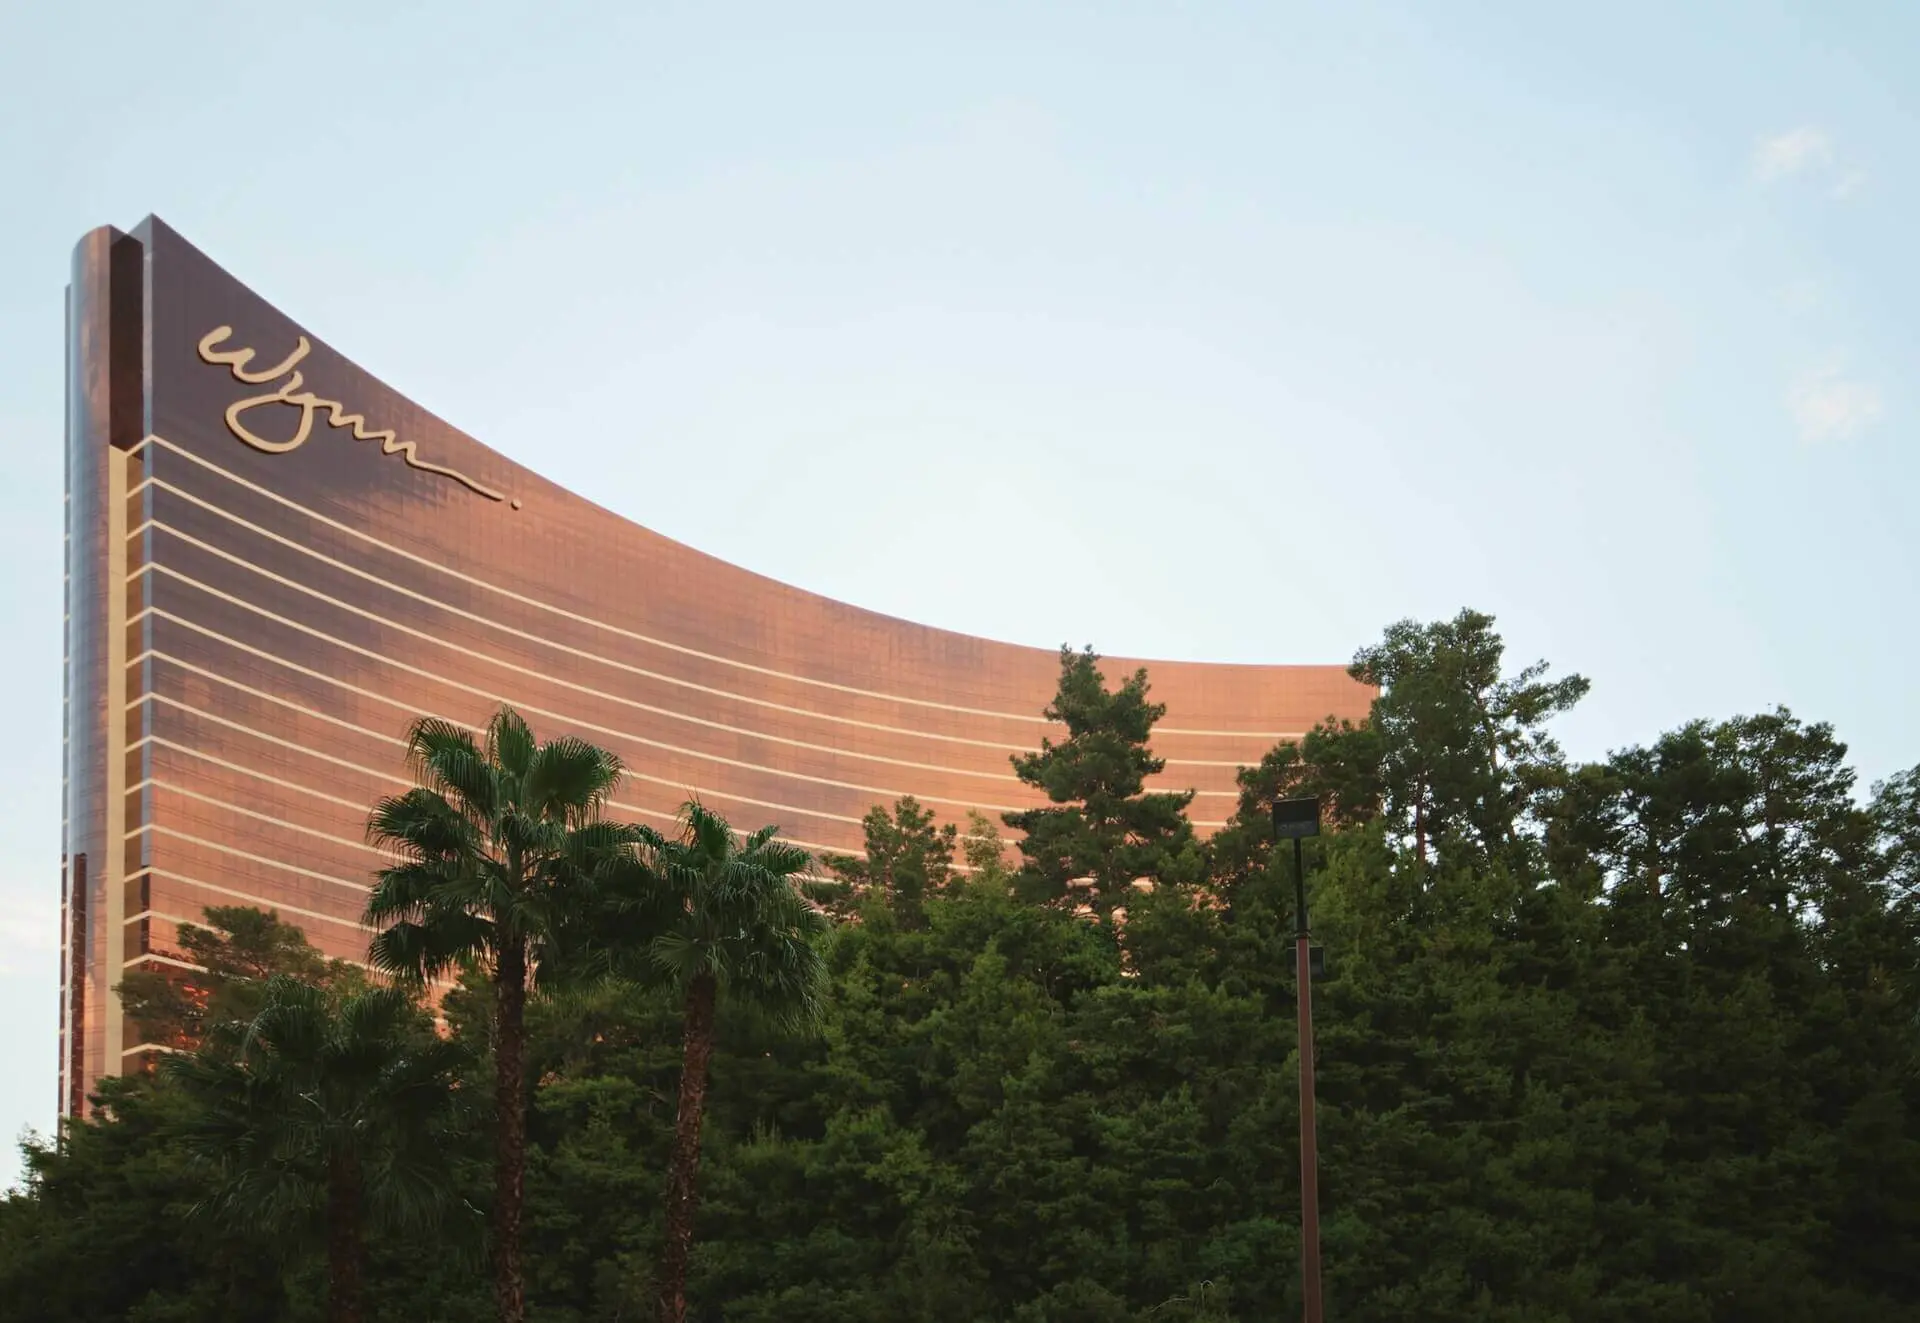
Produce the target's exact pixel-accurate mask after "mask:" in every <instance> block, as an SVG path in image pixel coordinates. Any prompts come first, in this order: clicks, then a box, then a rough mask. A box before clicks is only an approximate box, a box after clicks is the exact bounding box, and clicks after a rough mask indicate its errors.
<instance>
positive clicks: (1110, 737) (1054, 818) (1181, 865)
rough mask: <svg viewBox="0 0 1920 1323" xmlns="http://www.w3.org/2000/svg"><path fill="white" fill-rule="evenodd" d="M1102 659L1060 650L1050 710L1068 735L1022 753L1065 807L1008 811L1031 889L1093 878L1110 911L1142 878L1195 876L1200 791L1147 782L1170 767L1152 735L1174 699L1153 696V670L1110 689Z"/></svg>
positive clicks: (1068, 892)
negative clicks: (1152, 786)
mask: <svg viewBox="0 0 1920 1323" xmlns="http://www.w3.org/2000/svg"><path fill="white" fill-rule="evenodd" d="M1099 660H1100V659H1099V658H1098V657H1097V656H1096V655H1095V654H1094V652H1093V650H1092V649H1091V648H1088V649H1086V650H1085V651H1082V652H1075V651H1073V650H1072V649H1071V648H1065V647H1063V648H1061V649H1060V686H1059V689H1058V691H1057V692H1056V693H1055V694H1054V697H1053V701H1052V702H1051V703H1049V704H1048V705H1047V708H1046V711H1045V716H1046V718H1047V719H1048V720H1049V721H1053V722H1058V723H1059V724H1061V725H1063V726H1065V727H1066V730H1067V736H1066V738H1065V739H1064V740H1061V741H1060V742H1059V743H1057V744H1056V743H1055V742H1054V741H1053V740H1052V739H1051V738H1046V739H1042V740H1041V741H1040V748H1039V751H1038V752H1035V753H1028V754H1016V755H1015V756H1014V758H1013V770H1014V772H1015V774H1016V775H1017V776H1019V778H1020V779H1021V780H1022V781H1024V782H1026V783H1027V784H1028V785H1030V786H1033V787H1035V788H1036V789H1039V790H1043V791H1045V792H1046V796H1047V798H1048V799H1049V800H1050V801H1051V802H1052V803H1053V804H1054V805H1055V806H1056V807H1053V808H1040V809H1026V810H1023V811H1021V812H1017V813H1008V814H1005V815H1004V818H1005V821H1006V824H1007V825H1008V826H1009V827H1012V828H1014V829H1016V830H1017V831H1020V832H1021V833H1023V835H1022V836H1021V838H1020V842H1019V846H1020V853H1021V856H1022V858H1023V859H1024V861H1025V862H1024V865H1023V866H1022V868H1021V870H1020V873H1019V876H1018V878H1017V879H1016V886H1017V887H1018V888H1019V890H1020V892H1021V894H1022V895H1024V896H1026V897H1028V898H1029V899H1034V900H1044V901H1057V900H1062V899H1065V898H1067V897H1069V896H1072V895H1075V894H1076V891H1077V889H1078V888H1080V887H1084V888H1086V897H1087V899H1088V900H1089V901H1090V902H1091V903H1092V904H1093V905H1094V906H1095V908H1096V909H1098V910H1100V911H1101V912H1103V913H1105V912H1110V911H1111V910H1112V909H1113V908H1114V907H1115V906H1116V905H1121V904H1124V903H1125V899H1126V897H1127V896H1128V894H1130V892H1131V891H1132V889H1133V884H1134V883H1135V882H1136V881H1139V880H1146V881H1150V882H1159V881H1171V880H1175V879H1176V878H1179V879H1187V880H1195V877H1194V875H1195V874H1196V873H1197V872H1198V868H1197V851H1196V849H1195V846H1194V837H1193V828H1192V825H1191V824H1190V823H1188V821H1187V817H1186V809H1187V805H1188V804H1189V803H1191V802H1192V800H1193V792H1192V791H1191V790H1186V791H1149V790H1147V789H1146V781H1147V778H1148V777H1150V776H1155V775H1157V774H1159V773H1160V772H1161V771H1162V770H1164V769H1165V767H1166V763H1165V760H1163V759H1160V758H1156V757H1154V755H1153V750H1152V748H1151V747H1150V745H1149V743H1148V741H1149V740H1150V739H1151V737H1152V734H1153V726H1154V723H1155V722H1157V721H1158V720H1159V719H1160V718H1161V717H1162V716H1164V715H1165V714H1166V705H1165V704H1164V703H1152V702H1149V701H1148V699H1147V673H1146V671H1145V670H1139V671H1135V672H1134V673H1133V674H1132V675H1130V676H1128V677H1127V678H1126V679H1125V680H1124V681H1123V682H1122V683H1121V685H1120V687H1119V688H1118V689H1108V688H1107V683H1106V677H1105V676H1104V675H1102V674H1101V672H1100V668H1099V664H1098V663H1099Z"/></svg>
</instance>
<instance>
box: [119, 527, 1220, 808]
mask: <svg viewBox="0 0 1920 1323" xmlns="http://www.w3.org/2000/svg"><path fill="white" fill-rule="evenodd" d="M160 527H162V528H165V529H166V531H167V532H168V533H170V534H172V535H173V536H176V537H180V538H182V539H183V540H185V541H187V542H189V543H191V544H193V545H194V546H196V547H199V548H200V549H202V550H204V551H207V552H210V553H211V554H213V555H215V556H219V557H221V558H222V559H224V560H226V561H228V562H230V563H232V564H234V565H237V566H239V567H241V568H242V569H245V570H248V571H249V572H251V573H253V574H257V575H259V576H261V577H262V578H264V579H268V580H270V581H272V582H274V583H277V584H280V585H281V586H283V587H286V588H291V589H293V590H294V591H295V592H298V593H304V594H306V595H307V596H308V597H311V598H313V599H314V600H315V601H318V602H324V603H326V604H327V605H328V606H330V607H332V608H334V609H335V610H337V611H344V612H346V613H347V614H349V615H354V616H358V617H360V618H361V619H362V620H367V621H371V622H372V623H374V624H376V625H379V626H381V627H382V628H384V629H391V630H393V631H394V632H395V633H397V634H404V635H406V636H407V637H409V638H416V639H419V640H420V641H421V642H423V643H428V644H431V645H433V646H434V647H438V648H444V649H446V650H447V651H448V652H451V653H455V654H457V655H459V656H461V657H466V658H470V659H471V660H474V661H477V662H481V663H484V664H486V665H489V666H497V667H499V668H500V669H501V670H503V671H509V672H512V673H513V674H515V675H524V676H528V677H531V678H533V679H536V680H539V681H541V682H542V683H544V684H551V685H557V686H558V687H560V688H562V689H568V690H571V691H573V692H574V693H577V694H585V695H586V696H588V697H589V698H597V699H600V700H601V701H603V702H608V703H617V704H619V705H620V706H622V707H627V708H632V709H633V710H635V711H638V712H645V713H646V714H648V715H649V716H655V717H664V718H666V719H667V720H669V721H683V722H686V723H687V724H689V725H694V726H704V727H706V728H708V729H710V730H718V731H724V732H726V733H727V734H729V735H745V736H747V737H749V738H752V739H759V740H766V741H767V742H769V743H772V744H784V745H788V746H789V747H791V748H796V749H805V750H807V751H808V752H809V753H824V754H828V755H831V756H834V757H839V758H855V759H859V760H861V761H863V762H873V763H884V764H886V765H888V766H890V767H904V768H908V769H911V770H913V771H918V772H939V773H944V774H946V775H949V776H971V777H977V778H979V779H981V780H986V781H1002V782H1004V781H1008V780H1010V779H1012V778H1011V777H1010V776H1009V775H1008V773H1006V772H1004V771H992V772H983V771H977V770H974V769H971V768H960V767H948V766H945V765H944V764H941V763H923V762H915V761H913V760H911V759H906V758H890V757H887V756H886V755H884V754H878V753H864V752H862V751H860V750H858V749H849V748H840V747H836V746H834V745H831V744H814V743H812V742H810V741H807V740H796V739H792V738H790V737H788V736H785V735H774V734H770V733H768V732H765V731H759V730H751V729H748V728H747V727H744V726H732V725H728V724H727V723H725V722H722V721H711V720H708V719H707V718H705V717H697V716H694V715H692V714H690V713H687V712H677V711H675V710H674V709H672V708H665V707H657V706H655V705H653V704H651V703H642V702H640V701H638V700H637V699H632V698H627V697H625V696H624V695H621V694H615V693H611V692H609V691H607V690H605V689H595V688H593V687H592V686H591V685H584V684H579V683H577V682H575V681H572V680H567V679H562V678H561V677H560V676H558V675H555V674H554V673H553V672H551V671H547V670H541V669H539V668H537V667H533V666H522V665H520V664H519V663H518V662H511V661H507V660H505V659H504V658H500V657H493V656H489V655H488V654H486V653H484V652H476V651H475V650H473V649H472V648H465V647H462V646H460V645H459V644H457V643H452V642H449V641H448V640H446V639H444V638H441V637H439V636H438V635H436V634H434V633H432V632H430V631H428V630H424V629H415V628H414V627H413V626H411V625H405V624H402V623H400V622H399V621H397V620H393V619H390V618H389V617H386V616H382V615H379V614H377V613H375V612H373V611H369V610H367V609H366V608H365V607H360V606H355V605H353V604H352V603H350V602H343V601H341V600H340V599H339V598H337V597H330V596H328V595H327V594H326V593H323V592H321V591H319V590H318V589H316V588H312V587H309V586H308V585H306V584H303V583H299V582H296V581H295V580H293V579H289V578H287V577H285V576H284V575H279V574H275V573H273V572H272V571H271V570H266V569H262V568H261V567H260V566H258V565H254V564H253V563H251V562H250V561H247V560H244V559H242V558H241V557H239V556H236V555H234V554H233V553H231V552H228V551H223V550H221V549H220V548H218V547H212V546H209V545H208V544H206V543H204V542H202V541H200V540H199V539H198V538H194V537H190V536H188V535H187V534H184V533H179V532H177V531H176V530H174V529H172V528H167V527H166V525H160ZM152 568H153V569H154V570H155V571H156V572H158V573H162V574H165V575H167V576H168V577H169V578H172V579H176V580H178V581H180V582H182V583H188V584H192V585H193V586H194V587H196V588H199V589H201V590H203V591H205V592H209V593H212V594H214V595H215V596H218V597H221V598H222V599H224V600H226V601H229V602H232V603H234V604H235V605H237V606H245V607H248V608H249V609H251V610H254V611H257V612H259V613H260V614H261V615H264V616H266V617H267V618H268V619H270V620H272V621H274V622H275V623H276V624H282V625H289V626H294V627H297V628H303V629H307V630H309V632H312V633H314V634H316V635H319V636H320V637H324V638H329V639H330V641H332V642H336V643H338V642H340V640H338V639H332V638H331V636H329V635H325V634H324V633H322V632H321V631H319V630H317V629H313V628H312V627H311V626H304V625H295V622H294V621H292V620H291V619H289V618H288V617H285V616H282V615H279V614H278V613H276V612H272V611H269V610H267V609H266V608H265V607H262V606H260V605H259V604H258V603H255V602H249V601H247V600H246V599H245V598H243V597H240V596H238V595H236V594H232V593H227V592H225V591H223V590H221V589H219V588H215V587H214V586H213V585H211V584H209V583H206V582H205V581H204V580H201V579H196V578H194V577H193V576H192V575H190V574H187V573H186V572H184V571H182V570H179V569H176V568H174V567H173V566H171V565H165V564H158V563H156V564H154V565H153V566H152ZM153 609H154V608H152V607H148V608H147V610H148V611H151V610H153ZM141 614H142V615H144V614H146V612H145V611H143V612H142V613H141ZM529 637H531V636H529ZM344 646H350V647H351V646H355V645H350V644H349V645H344ZM569 651H571V650H569ZM367 655H369V656H373V657H380V654H378V653H373V652H368V654H367ZM582 655H584V654H582ZM380 660H383V661H389V662H391V659H390V658H384V657H380ZM593 660H595V661H600V662H603V664H605V665H608V666H613V667H619V665H620V664H619V663H617V662H607V661H604V659H602V658H593ZM392 664H396V665H397V664H398V663H392ZM622 669H632V668H622ZM422 673H423V674H431V672H422ZM449 683H451V682H449ZM803 715H811V714H803ZM863 724H866V723H863ZM868 728H869V729H872V730H887V731H891V732H892V733H895V734H900V735H906V736H909V737H912V736H913V732H910V731H902V730H899V729H897V728H895V727H883V726H873V725H869V726H868ZM959 742H961V743H966V744H973V745H983V744H984V742H983V741H979V740H965V741H959ZM984 747H987V748H993V749H999V750H1002V751H1006V752H1014V753H1031V752H1033V750H1031V749H1023V748H1021V747H1019V746H1017V745H999V744H985V745H984ZM1207 765H1208V766H1221V767H1238V766H1240V764H1238V763H1214V764H1207Z"/></svg>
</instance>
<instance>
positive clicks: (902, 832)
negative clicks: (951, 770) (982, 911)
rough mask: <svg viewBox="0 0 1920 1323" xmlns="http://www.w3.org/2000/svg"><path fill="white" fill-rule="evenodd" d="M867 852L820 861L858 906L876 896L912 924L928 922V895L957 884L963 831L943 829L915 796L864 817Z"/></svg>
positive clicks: (929, 810) (833, 856) (947, 827)
mask: <svg viewBox="0 0 1920 1323" xmlns="http://www.w3.org/2000/svg"><path fill="white" fill-rule="evenodd" d="M860 825H861V829H862V831H863V832H864V833H865V836H866V853H865V855H864V856H859V855H828V856H826V857H825V858H824V859H822V860H821V862H822V864H823V865H824V866H825V867H826V868H827V870H828V871H829V872H830V873H832V874H833V875H834V876H835V877H836V878H838V879H839V880H840V881H841V882H842V883H844V884H845V887H846V895H847V897H848V898H849V899H850V900H852V901H853V902H855V904H854V905H853V906H852V908H857V907H858V905H857V902H858V901H859V900H860V899H861V898H864V897H874V898H876V899H878V901H879V902H880V903H881V904H883V905H885V906H887V907H888V908H889V909H891V910H892V911H893V913H894V915H895V917H896V918H897V919H898V920H899V921H900V922H901V923H904V924H907V925H909V926H913V925H918V924H919V923H921V922H923V921H924V917H925V910H926V901H927V897H929V896H931V895H937V894H939V893H940V892H941V891H944V890H945V889H946V888H947V886H948V885H949V884H950V883H951V882H952V880H953V855H954V848H955V844H956V842H957V840H958V837H959V829H958V828H956V827H955V826H954V825H953V824H952V823H948V824H946V825H944V826H942V825H941V824H940V823H939V821H938V820H937V819H936V818H935V816H934V814H933V811H932V810H931V809H926V808H922V807H921V806H920V802H919V801H918V800H916V799H915V798H914V797H913V796H912V795H907V796H905V797H903V798H902V799H901V800H900V801H899V802H898V803H896V804H895V805H894V806H893V809H892V810H891V811H889V810H888V809H887V808H886V807H884V806H882V805H876V806H874V807H873V808H871V809H869V810H868V811H867V815H866V817H865V818H863V819H861V823H860Z"/></svg>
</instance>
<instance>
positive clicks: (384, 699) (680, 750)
mask: <svg viewBox="0 0 1920 1323" xmlns="http://www.w3.org/2000/svg"><path fill="white" fill-rule="evenodd" d="M156 568H157V570H159V572H163V574H165V576H167V578H171V580H175V582H180V584H186V586H190V588H194V589H198V591H204V593H207V595H209V597H215V599H219V601H225V603H230V605H234V607H240V609H242V611H250V613H253V614H257V616H261V618H265V620H271V622H275V624H278V626H282V628H288V630H294V632H298V634H305V636H309V637H315V639H321V641H324V643H332V645H334V647H338V649H342V651H348V653H353V655H357V657H365V659H369V661H374V662H380V664H384V666H392V668H394V670H399V672H405V674H413V676H420V678H422V680H428V682H432V684H442V686H445V687H449V689H459V691H463V693H470V695H474V697H476V699H484V701H488V703H495V705H511V707H516V709H520V710H524V712H534V714H540V716H549V718H553V720H563V722H570V724H574V726H580V728H586V730H593V732H597V734H603V735H612V737H616V739H626V741H632V743H637V745H643V747H647V749H659V751H662V753H674V755H680V757H685V758H699V760H707V762H718V764H722V766H735V768H741V770H751V772H764V774H772V776H783V778H791V780H799V782H812V783H816V785H833V787H837V789H851V791H858V793H864V795H881V797H883V799H887V801H893V799H899V797H900V795H908V793H914V791H899V789H883V787H874V785H862V783H858V782H843V780H837V778H828V776H814V774H810V772H793V770H783V768H772V766H766V764H758V762H745V760H741V758H728V757H722V755H716V753H705V751H701V749H687V747H684V745H674V743H666V741H662V739H649V737H645V735H637V734H634V732H622V730H616V728H612V726H601V724H597V722H588V720H584V718H580V716H574V714H568V712H557V710H553V709H541V707H534V705H530V703H526V701H520V699H513V697H511V695H505V693H499V691H495V689H482V687H478V686H470V684H465V682H461V680H453V678H449V676H442V674H436V672H432V670H426V668H424V666H415V664H411V662H403V661H397V659H394V657H386V655H382V653H378V651H374V649H371V647H361V645H359V643H351V641H348V639H342V637H336V636H332V634H326V632H324V630H319V628H315V626H311V624H305V622H300V620H294V618H290V616H282V614H278V613H275V611H267V609H265V607H261V605H259V603H252V601H246V599H244V597H238V595H234V593H228V591H225V589H221V588H215V586H211V584H204V582H200V580H196V578H192V576H188V574H182V572H179V570H173V568H169V566H156ZM150 611H152V613H154V614H156V618H163V620H173V622H175V624H180V626H186V628H190V630H198V632H202V634H207V636H209V637H219V639H221V641H225V643H228V645H234V647H240V649H244V651H250V653H257V655H263V657H271V655H269V653H263V651H261V649H255V647H252V645H246V643H240V641H238V639H234V637H230V636H225V634H219V632H217V630H211V628H207V626H202V624H198V622H194V620H186V618H184V616H180V614H177V613H173V611H167V609H163V607H150ZM455 651H461V653H465V649H455ZM476 657H478V655H476ZM273 661H278V662H280V664H284V666H288V668H290V670H298V672H301V674H307V676H311V678H319V680H328V682H332V684H338V686H342V687H346V689H351V691H355V693H359V695H363V697H369V699H374V701H378V703H388V705H392V707H399V709H407V705H405V703H401V701H397V699H392V697H388V695H382V693H374V691H372V689H363V687H359V686H349V684H346V682H340V680H334V678H330V676H324V674H323V672H317V670H313V668H307V666H298V664H296V662H290V661H286V659H282V657H273ZM480 661H492V659H484V657H482V659H480ZM511 668H513V670H522V672H526V674H530V676H534V678H538V680H543V682H551V684H559V686H561V687H568V689H574V691H578V693H586V695H589V697H595V699H603V701H612V703H622V705H626V707H641V705H636V703H632V701H626V699H620V697H618V695H609V693H601V691H597V689H588V687H586V686H574V684H568V682H563V680H557V678H551V676H540V674H538V672H530V670H526V668H520V666H511ZM649 712H653V709H649ZM733 734H741V735H749V737H758V739H768V741H770V743H783V745H797V747H803V749H806V751H810V753H824V755H829V757H851V758H868V760H877V762H887V764H893V766H904V768H908V770H916V772H933V774H937V776H966V778H977V780H991V782H995V783H998V785H1012V783H1014V778H1012V776H1008V774H989V772H975V770H970V768H948V766H939V764H931V762H904V760H897V758H879V757H877V755H862V753H854V751H849V749H831V747H828V745H804V743H801V741H791V739H783V737H780V735H758V734H755V732H741V730H735V732H733ZM1194 793H1196V795H1204V797H1223V799H1236V797H1238V791H1227V789H1196V791H1194ZM918 797H920V799H925V801H929V803H947V805H958V806H962V808H968V806H977V808H985V810H993V812H1020V808H1018V806H1008V805H989V803H981V801H962V799H950V797H937V795H918Z"/></svg>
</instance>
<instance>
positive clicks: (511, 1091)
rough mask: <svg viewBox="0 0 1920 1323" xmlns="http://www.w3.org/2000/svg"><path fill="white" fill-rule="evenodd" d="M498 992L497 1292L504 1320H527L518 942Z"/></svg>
mask: <svg viewBox="0 0 1920 1323" xmlns="http://www.w3.org/2000/svg"><path fill="white" fill-rule="evenodd" d="M493 996H494V1007H493V1014H494V1025H493V1028H494V1034H493V1063H494V1085H493V1100H494V1115H495V1117H496V1122H495V1130H494V1159H493V1296H494V1303H495V1304H496V1305H497V1306H498V1308H499V1313H500V1323H526V1317H527V1288H526V1283H525V1281H524V1280H522V1278H521V1274H520V1210H521V1205H522V1203H523V1200H524V1196H525V1194H526V1173H527V1112H526V1088H525V1079H526V1047H527V1042H526V1039H527V1031H526V1012H527V953H526V950H525V948H523V947H522V946H520V945H519V944H518V943H517V942H505V943H502V945H501V950H500V958H499V964H498V967H497V968H496V970H495V971H494V987H493Z"/></svg>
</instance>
